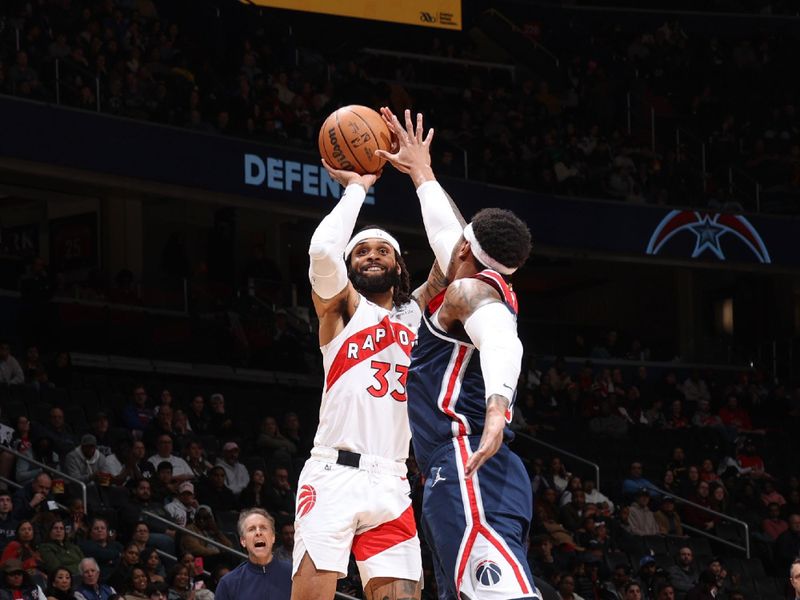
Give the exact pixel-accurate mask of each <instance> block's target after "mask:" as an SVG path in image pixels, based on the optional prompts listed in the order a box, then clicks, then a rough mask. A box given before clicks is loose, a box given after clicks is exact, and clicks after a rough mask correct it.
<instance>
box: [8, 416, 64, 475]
mask: <svg viewBox="0 0 800 600" xmlns="http://www.w3.org/2000/svg"><path fill="white" fill-rule="evenodd" d="M21 419H22V417H21ZM26 420H27V419H26ZM21 447H24V449H21V450H19V452H20V454H23V455H25V457H26V458H28V457H30V458H32V459H33V460H35V461H37V462H40V463H43V464H45V465H48V466H49V467H52V468H53V469H60V468H61V462H60V459H59V457H58V454H57V453H56V451H55V449H54V448H53V441H52V440H51V439H50V438H49V437H47V436H46V435H42V436H40V437H38V438H36V439H35V440H33V442H32V443H31V444H30V445H28V444H24V445H23V444H21ZM42 472H43V469H42V467H40V466H39V465H36V464H34V463H32V462H29V461H27V460H25V458H22V457H18V458H17V463H16V465H15V468H14V475H15V479H16V482H17V483H19V484H20V485H25V484H26V483H30V482H31V481H32V480H33V478H34V477H36V476H37V475H38V474H39V473H42Z"/></svg>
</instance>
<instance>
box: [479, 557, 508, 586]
mask: <svg viewBox="0 0 800 600" xmlns="http://www.w3.org/2000/svg"><path fill="white" fill-rule="evenodd" d="M502 576H503V571H501V570H500V566H499V565H498V564H497V563H496V562H493V561H491V560H483V561H481V562H479V563H478V566H477V567H476V568H475V579H477V580H478V582H479V583H480V584H481V585H485V586H493V585H494V584H496V583H498V582H499V581H500V578H501V577H502Z"/></svg>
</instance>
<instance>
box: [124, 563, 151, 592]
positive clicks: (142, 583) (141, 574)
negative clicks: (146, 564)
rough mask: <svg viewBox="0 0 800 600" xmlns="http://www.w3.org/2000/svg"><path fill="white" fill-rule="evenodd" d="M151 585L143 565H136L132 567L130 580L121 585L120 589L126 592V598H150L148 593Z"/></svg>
mask: <svg viewBox="0 0 800 600" xmlns="http://www.w3.org/2000/svg"><path fill="white" fill-rule="evenodd" d="M149 585H150V581H149V580H148V579H147V573H145V571H144V569H143V568H142V567H141V566H135V567H133V568H132V569H131V572H130V575H129V576H128V580H127V581H126V582H125V583H124V585H121V586H120V589H122V590H123V591H124V592H125V596H124V600H149V599H150V596H149V595H148V593H147V588H148V586H149Z"/></svg>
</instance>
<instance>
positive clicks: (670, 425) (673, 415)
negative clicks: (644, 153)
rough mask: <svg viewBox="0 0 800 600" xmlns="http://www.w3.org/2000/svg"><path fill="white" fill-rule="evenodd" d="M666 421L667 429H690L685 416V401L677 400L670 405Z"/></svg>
mask: <svg viewBox="0 0 800 600" xmlns="http://www.w3.org/2000/svg"><path fill="white" fill-rule="evenodd" d="M666 419H667V425H666V429H687V428H688V427H689V420H688V419H687V418H686V416H685V415H684V414H683V401H681V400H678V399H675V400H673V401H672V402H671V403H670V408H669V414H668V415H666Z"/></svg>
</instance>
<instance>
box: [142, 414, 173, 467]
mask: <svg viewBox="0 0 800 600" xmlns="http://www.w3.org/2000/svg"><path fill="white" fill-rule="evenodd" d="M173 414H174V411H173V410H172V407H171V406H167V405H164V406H160V407H159V411H158V413H157V414H156V416H155V418H154V419H153V420H152V422H151V423H150V425H149V426H148V427H147V429H145V431H144V435H143V436H142V441H143V442H144V443H145V445H146V446H147V447H148V448H158V442H159V440H160V439H161V436H163V435H166V436H168V437H169V438H170V439H171V440H172V441H173V443H175V444H176V446H177V447H178V448H182V447H183V446H181V445H180V443H178V440H177V439H176V438H177V437H178V436H177V433H176V432H175V429H174V428H173V426H172V417H173ZM173 467H174V465H173Z"/></svg>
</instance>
